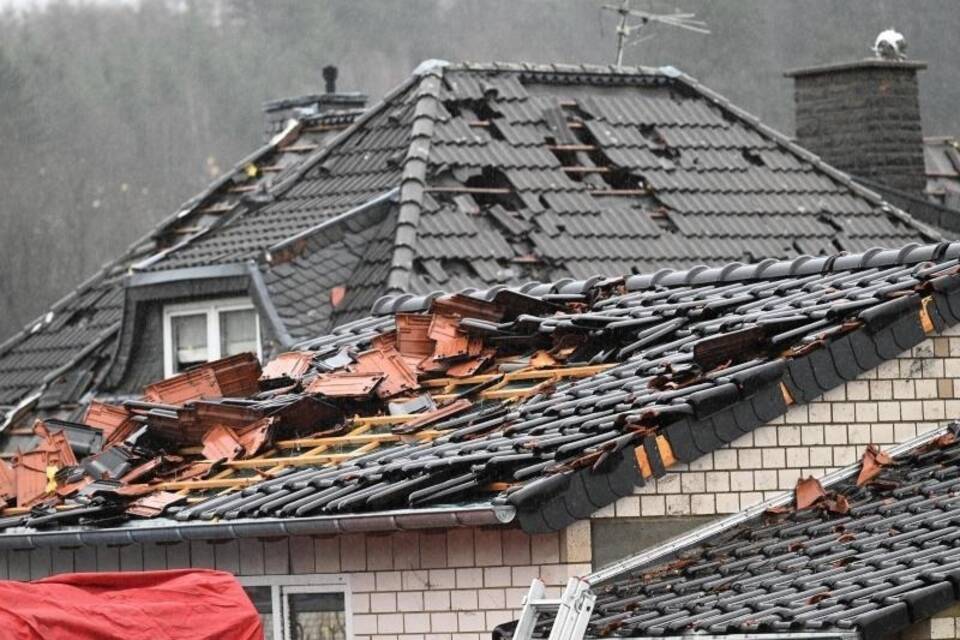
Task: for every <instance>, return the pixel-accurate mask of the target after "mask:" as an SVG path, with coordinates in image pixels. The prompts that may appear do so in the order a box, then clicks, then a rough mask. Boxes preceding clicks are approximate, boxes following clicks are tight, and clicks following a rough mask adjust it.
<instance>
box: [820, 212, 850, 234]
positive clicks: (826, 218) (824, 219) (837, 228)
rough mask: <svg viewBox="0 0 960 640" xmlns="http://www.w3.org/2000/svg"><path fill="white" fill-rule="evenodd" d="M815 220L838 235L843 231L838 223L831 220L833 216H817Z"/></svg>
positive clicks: (823, 214) (821, 214)
mask: <svg viewBox="0 0 960 640" xmlns="http://www.w3.org/2000/svg"><path fill="white" fill-rule="evenodd" d="M817 220H818V221H820V222H822V223H823V224H825V225H827V226H828V227H830V228H831V229H833V230H834V231H836V232H838V233H842V232H843V231H845V229H844V228H843V226H842V225H841V224H840V223H839V222H837V221H836V220H834V219H833V216H830V215H828V214H826V213H819V214H817Z"/></svg>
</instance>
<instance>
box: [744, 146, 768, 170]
mask: <svg viewBox="0 0 960 640" xmlns="http://www.w3.org/2000/svg"><path fill="white" fill-rule="evenodd" d="M740 153H741V154H742V155H743V159H744V160H746V161H747V162H749V163H750V164H752V165H754V166H755V167H765V166H766V163H765V162H764V161H763V156H761V155H760V151H759V150H758V149H751V148H750V147H744V148H743V149H742V150H741V151H740Z"/></svg>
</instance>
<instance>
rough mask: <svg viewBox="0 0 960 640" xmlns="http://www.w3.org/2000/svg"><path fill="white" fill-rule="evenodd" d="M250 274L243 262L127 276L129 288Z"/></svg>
mask: <svg viewBox="0 0 960 640" xmlns="http://www.w3.org/2000/svg"><path fill="white" fill-rule="evenodd" d="M246 275H248V271H247V265H246V264H245V263H243V262H234V263H227V264H214V265H206V266H202V267H185V268H183V269H170V270H167V271H147V272H142V273H131V274H130V275H128V276H127V279H126V286H127V288H128V289H133V288H137V287H146V286H150V285H155V284H166V283H168V282H182V281H184V280H206V279H209V278H229V277H232V276H246Z"/></svg>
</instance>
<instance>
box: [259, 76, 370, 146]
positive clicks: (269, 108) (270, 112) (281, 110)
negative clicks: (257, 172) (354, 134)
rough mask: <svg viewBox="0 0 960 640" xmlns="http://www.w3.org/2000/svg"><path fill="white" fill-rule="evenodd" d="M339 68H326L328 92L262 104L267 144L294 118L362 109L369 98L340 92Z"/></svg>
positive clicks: (325, 89) (324, 82) (326, 88)
mask: <svg viewBox="0 0 960 640" xmlns="http://www.w3.org/2000/svg"><path fill="white" fill-rule="evenodd" d="M337 75H338V74H337V68H336V67H335V66H333V65H328V66H326V67H324V68H323V84H324V91H325V93H311V94H307V95H303V96H297V97H294V98H282V99H280V100H271V101H269V102H267V103H265V104H264V105H263V114H264V141H269V140H270V139H271V138H273V136H275V135H277V134H278V133H280V132H281V131H283V129H284V127H285V126H286V125H287V121H288V120H290V119H291V118H305V117H309V116H313V115H317V114H321V113H327V112H330V111H345V110H351V109H363V108H364V107H365V106H366V104H367V96H366V95H365V94H362V93H337Z"/></svg>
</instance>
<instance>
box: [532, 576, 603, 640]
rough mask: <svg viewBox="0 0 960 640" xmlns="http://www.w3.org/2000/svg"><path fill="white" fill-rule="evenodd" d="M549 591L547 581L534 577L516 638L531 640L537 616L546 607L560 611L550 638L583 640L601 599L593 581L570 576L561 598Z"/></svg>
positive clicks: (555, 639) (551, 629) (550, 639)
mask: <svg viewBox="0 0 960 640" xmlns="http://www.w3.org/2000/svg"><path fill="white" fill-rule="evenodd" d="M545 595H546V588H545V587H544V585H543V582H542V581H541V580H539V579H534V581H533V584H531V585H530V591H528V592H527V595H526V597H525V598H524V599H523V611H522V612H521V614H520V619H519V620H517V628H516V630H515V631H514V632H513V640H531V638H532V637H533V630H534V628H535V627H536V624H537V618H538V617H539V615H540V614H541V613H544V612H546V611H556V617H555V618H554V620H553V626H552V627H551V628H550V637H549V640H581V638H583V634H584V632H585V631H586V630H587V624H588V623H589V622H590V614H592V613H593V605H594V603H596V601H597V596H596V594H595V593H593V592H592V591H591V590H590V583H589V582H587V581H586V580H584V579H583V578H570V581H569V582H567V588H566V589H564V591H563V595H561V596H560V598H559V599H547V598H545V597H544V596H545Z"/></svg>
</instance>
